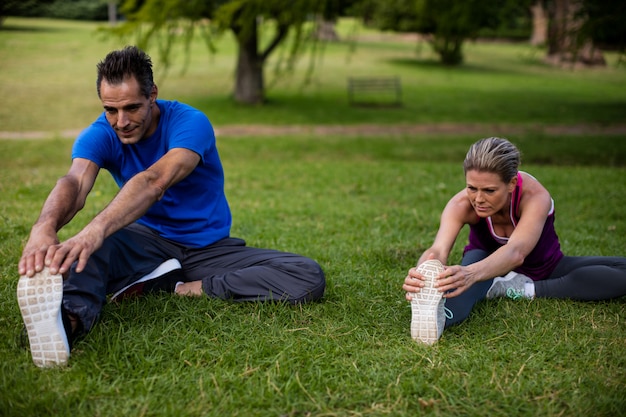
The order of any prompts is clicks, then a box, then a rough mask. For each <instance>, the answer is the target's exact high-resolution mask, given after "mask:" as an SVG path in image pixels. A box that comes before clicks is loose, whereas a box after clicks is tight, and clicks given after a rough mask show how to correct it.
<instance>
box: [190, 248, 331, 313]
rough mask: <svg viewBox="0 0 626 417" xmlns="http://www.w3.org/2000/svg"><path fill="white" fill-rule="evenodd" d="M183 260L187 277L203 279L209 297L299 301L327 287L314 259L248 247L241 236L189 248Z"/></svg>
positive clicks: (314, 296)
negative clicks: (207, 245) (205, 245)
mask: <svg viewBox="0 0 626 417" xmlns="http://www.w3.org/2000/svg"><path fill="white" fill-rule="evenodd" d="M182 263H183V268H184V270H185V275H186V277H187V279H188V281H195V280H202V288H203V290H204V292H205V293H206V294H207V295H208V296H210V297H217V298H222V299H231V300H234V301H271V300H274V301H287V302H290V303H300V302H306V301H314V300H318V299H320V298H322V296H323V295H324V290H325V287H326V281H325V277H324V272H323V271H322V268H321V267H320V265H319V264H318V263H317V262H315V261H313V260H311V259H309V258H306V257H304V256H301V255H296V254H293V253H287V252H280V251H276V250H271V249H259V248H253V247H248V246H245V242H244V241H243V240H241V239H235V238H227V239H223V240H221V241H219V242H216V243H215V244H213V245H210V246H209V247H207V248H203V249H199V250H190V251H188V252H187V257H186V258H185V259H184V260H183V262H182Z"/></svg>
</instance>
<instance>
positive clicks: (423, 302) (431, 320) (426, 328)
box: [411, 260, 443, 345]
mask: <svg viewBox="0 0 626 417" xmlns="http://www.w3.org/2000/svg"><path fill="white" fill-rule="evenodd" d="M417 271H418V272H419V273H420V274H422V275H423V276H424V278H426V279H425V281H424V284H425V285H424V287H422V289H421V290H420V291H419V292H417V293H414V294H412V299H411V337H412V338H413V339H414V340H416V341H418V342H422V343H426V344H429V345H430V344H433V343H435V342H437V340H438V339H439V336H440V331H439V330H440V329H439V326H438V323H437V319H438V315H439V314H440V311H439V310H440V309H442V306H441V305H440V303H441V302H442V297H443V293H441V292H440V291H439V290H437V288H435V287H434V283H435V279H436V278H437V276H438V275H439V274H440V273H441V272H443V265H442V264H441V262H439V261H438V260H427V261H425V262H423V263H422V264H420V265H419V266H418V267H417ZM441 330H443V329H441Z"/></svg>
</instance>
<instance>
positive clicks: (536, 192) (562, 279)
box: [402, 138, 626, 344]
mask: <svg viewBox="0 0 626 417" xmlns="http://www.w3.org/2000/svg"><path fill="white" fill-rule="evenodd" d="M519 164H520V153H519V151H518V149H517V148H516V147H515V146H514V145H513V144H512V143H510V142H509V141H508V140H506V139H501V138H488V139H482V140H480V141H478V142H476V143H475V144H473V145H472V146H471V147H470V149H469V151H468V153H467V155H466V157H465V161H464V163H463V169H464V172H465V180H466V183H467V186H466V187H465V189H464V190H462V191H460V192H459V193H457V194H456V195H455V196H454V197H452V198H451V199H450V201H449V202H448V204H447V205H446V207H445V209H444V210H443V213H442V214H441V223H440V226H439V231H438V232H437V235H436V237H435V241H434V243H433V245H432V246H431V247H430V248H428V249H427V250H426V251H425V252H424V253H423V254H422V256H421V257H420V259H419V261H418V265H419V266H418V267H417V268H411V269H410V270H409V272H408V275H407V277H406V278H405V280H404V285H403V286H402V288H403V289H404V290H405V291H407V294H406V298H407V300H409V301H411V305H412V308H413V316H412V323H411V334H412V337H413V338H414V339H415V340H417V341H421V342H424V343H429V344H430V343H434V342H436V341H437V339H439V337H440V336H441V333H442V331H443V328H444V327H449V326H451V325H453V324H457V323H460V322H461V321H463V320H465V319H466V318H467V317H468V316H469V314H470V311H471V310H472V308H473V306H474V304H476V302H478V301H480V300H482V299H484V298H494V297H504V296H508V297H510V298H514V299H517V298H522V297H525V298H534V297H549V298H569V299H574V300H606V299H611V298H617V297H621V296H624V295H626V258H622V257H599V256H579V257H575V256H564V255H563V253H562V252H561V248H560V244H559V239H558V236H557V234H556V232H555V230H554V201H553V200H552V198H551V197H550V193H548V191H547V190H546V189H545V188H544V187H543V186H542V185H541V183H540V182H539V181H537V179H536V178H534V177H533V176H532V175H530V174H528V173H526V172H522V171H518V166H519ZM466 224H467V225H469V227H470V234H469V243H468V245H467V246H466V247H465V249H464V252H463V259H462V261H461V265H450V266H447V267H443V265H445V264H446V262H447V260H448V256H449V254H450V251H451V250H452V247H453V245H454V242H455V240H456V238H457V236H458V234H459V232H460V230H461V229H462V228H463V226H464V225H466ZM439 261H440V262H441V264H439ZM433 271H434V272H433ZM433 288H434V289H436V291H434V292H435V293H436V296H435V297H433V296H432V291H433V290H432V289H433ZM422 289H425V290H424V291H422ZM444 303H445V309H444Z"/></svg>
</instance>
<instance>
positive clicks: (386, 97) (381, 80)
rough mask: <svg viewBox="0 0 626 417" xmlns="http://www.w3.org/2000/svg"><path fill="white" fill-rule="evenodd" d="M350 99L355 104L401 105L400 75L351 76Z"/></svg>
mask: <svg viewBox="0 0 626 417" xmlns="http://www.w3.org/2000/svg"><path fill="white" fill-rule="evenodd" d="M348 101H349V103H350V105H353V106H356V105H362V106H400V105H402V86H401V84H400V77H350V78H348Z"/></svg>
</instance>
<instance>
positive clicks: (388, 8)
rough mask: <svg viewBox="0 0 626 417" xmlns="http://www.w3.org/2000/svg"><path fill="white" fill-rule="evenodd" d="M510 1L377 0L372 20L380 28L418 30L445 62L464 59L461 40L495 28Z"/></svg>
mask: <svg viewBox="0 0 626 417" xmlns="http://www.w3.org/2000/svg"><path fill="white" fill-rule="evenodd" d="M509 1H510V0H490V1H484V0H463V1H458V0H380V1H378V2H377V3H376V12H375V19H374V20H375V21H376V22H377V26H378V27H379V28H380V29H382V30H396V31H399V32H419V33H422V34H426V35H430V39H429V42H430V44H431V46H432V48H433V49H434V51H435V52H436V53H437V54H438V55H439V57H440V59H441V62H442V63H443V64H446V65H458V64H460V63H461V62H463V50H462V48H463V42H464V41H465V40H467V39H470V38H473V37H476V36H477V34H478V32H479V30H480V29H482V28H493V29H495V28H497V26H498V24H499V20H500V16H501V14H502V13H501V11H502V9H503V7H504V6H505V5H506V4H507V3H508V2H509Z"/></svg>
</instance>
